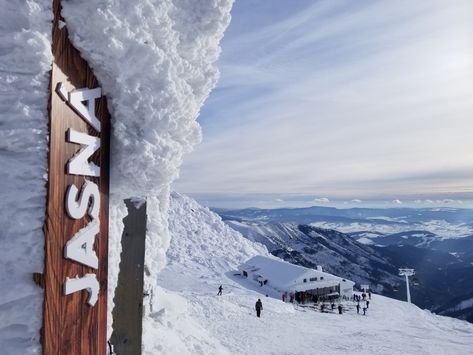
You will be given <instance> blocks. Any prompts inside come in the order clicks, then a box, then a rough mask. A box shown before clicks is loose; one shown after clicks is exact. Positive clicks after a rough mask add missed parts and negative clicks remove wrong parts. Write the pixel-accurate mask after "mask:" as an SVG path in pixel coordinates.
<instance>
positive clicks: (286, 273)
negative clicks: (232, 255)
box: [241, 255, 310, 284]
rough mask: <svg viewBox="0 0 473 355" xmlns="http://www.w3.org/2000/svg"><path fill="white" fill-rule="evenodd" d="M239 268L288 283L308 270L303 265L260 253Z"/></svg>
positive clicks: (308, 270)
mask: <svg viewBox="0 0 473 355" xmlns="http://www.w3.org/2000/svg"><path fill="white" fill-rule="evenodd" d="M241 269H242V270H247V271H251V272H257V273H258V274H260V275H261V276H264V277H266V278H267V279H269V280H278V281H279V283H282V284H285V283H289V282H291V281H293V280H295V279H297V278H300V277H302V276H304V275H305V274H307V273H308V272H310V269H307V268H305V267H302V266H299V265H294V264H290V263H288V262H285V261H283V260H278V259H273V258H269V257H266V256H262V255H257V256H254V257H252V258H251V259H250V260H248V261H247V262H246V263H244V264H243V265H242V266H241Z"/></svg>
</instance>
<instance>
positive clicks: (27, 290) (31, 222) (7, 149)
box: [0, 0, 52, 354]
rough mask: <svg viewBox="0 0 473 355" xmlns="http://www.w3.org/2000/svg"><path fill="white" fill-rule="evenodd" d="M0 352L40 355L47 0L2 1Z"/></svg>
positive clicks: (48, 29)
mask: <svg viewBox="0 0 473 355" xmlns="http://www.w3.org/2000/svg"><path fill="white" fill-rule="evenodd" d="M0 9H1V10H0V152H1V153H0V167H1V168H0V181H1V196H2V198H1V199H0V226H1V231H0V245H1V248H0V270H1V271H0V290H1V292H0V315H1V317H0V320H1V324H0V349H1V350H0V352H1V353H2V354H31V353H39V352H40V346H39V329H40V327H41V320H42V311H43V291H42V290H41V288H39V287H38V286H36V285H35V284H34V283H33V282H32V274H33V272H41V271H42V270H43V263H44V235H43V231H42V227H43V222H44V216H45V209H46V179H47V159H48V158H47V156H48V141H47V133H48V84H49V70H50V67H51V62H52V55H51V44H50V41H51V19H52V12H51V1H46V0H44V1H21V2H18V1H8V0H0Z"/></svg>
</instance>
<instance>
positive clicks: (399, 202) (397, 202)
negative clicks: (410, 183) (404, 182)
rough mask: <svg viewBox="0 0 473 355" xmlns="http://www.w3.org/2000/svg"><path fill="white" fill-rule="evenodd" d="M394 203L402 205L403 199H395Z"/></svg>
mask: <svg viewBox="0 0 473 355" xmlns="http://www.w3.org/2000/svg"><path fill="white" fill-rule="evenodd" d="M392 203H394V204H395V205H402V201H401V200H398V199H395V200H393V201H392Z"/></svg>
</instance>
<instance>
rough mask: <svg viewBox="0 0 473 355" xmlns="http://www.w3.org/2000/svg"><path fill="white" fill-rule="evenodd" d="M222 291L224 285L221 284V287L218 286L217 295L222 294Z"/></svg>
mask: <svg viewBox="0 0 473 355" xmlns="http://www.w3.org/2000/svg"><path fill="white" fill-rule="evenodd" d="M222 291H223V287H222V285H220V287H219V288H218V293H217V296H221V295H222Z"/></svg>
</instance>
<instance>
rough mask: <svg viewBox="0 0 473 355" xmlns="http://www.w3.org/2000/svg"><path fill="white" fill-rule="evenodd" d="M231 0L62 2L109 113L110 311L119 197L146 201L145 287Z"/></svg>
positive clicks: (151, 280) (214, 75)
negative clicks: (101, 90) (98, 83)
mask: <svg viewBox="0 0 473 355" xmlns="http://www.w3.org/2000/svg"><path fill="white" fill-rule="evenodd" d="M232 2H233V0H199V1H194V0H135V1H129V0H119V1H116V0H113V1H112V0H69V1H63V10H62V15H63V17H64V18H65V21H66V26H67V28H68V30H69V35H70V38H71V40H72V42H73V44H74V46H75V47H76V48H77V49H79V50H80V52H81V55H82V56H83V57H84V58H85V59H86V60H87V61H88V63H89V64H90V66H91V67H92V69H93V70H94V73H95V75H96V76H97V78H98V80H99V82H100V85H101V86H102V89H103V93H104V94H105V95H106V96H107V98H108V104H109V109H110V111H111V114H112V140H111V186H110V191H111V194H112V195H113V196H112V198H111V200H110V201H111V204H110V211H111V217H112V219H111V221H110V226H111V228H110V232H111V233H110V248H109V250H110V256H111V257H110V258H109V283H108V284H109V291H110V292H109V305H110V306H109V309H111V308H112V306H113V291H114V289H115V286H116V280H117V271H118V263H119V258H118V256H119V255H120V238H121V231H122V223H121V218H122V217H123V216H124V214H126V209H125V208H124V205H123V203H122V200H123V198H129V197H142V198H146V199H147V202H148V204H147V212H148V224H147V238H146V256H145V263H146V270H147V271H148V272H147V273H146V275H145V288H146V290H147V292H152V290H153V288H154V287H155V284H156V275H157V272H158V271H159V269H160V268H162V267H163V266H164V264H165V252H166V249H167V247H168V244H169V233H168V230H167V210H168V204H169V186H170V184H171V182H172V181H173V180H174V179H175V178H176V177H177V176H178V169H179V167H180V165H181V163H182V158H183V155H184V154H185V153H187V152H189V151H191V150H192V148H193V147H194V145H195V144H197V143H198V142H199V141H200V139H201V130H200V126H199V125H198V123H197V122H196V118H197V116H198V114H199V111H200V108H201V106H202V105H203V103H204V101H205V99H206V98H207V96H208V95H209V93H210V91H211V89H212V88H213V87H214V86H215V84H216V81H217V79H218V71H217V68H216V66H215V61H216V60H217V58H218V55H219V53H220V47H219V41H220V39H221V38H222V36H223V32H224V30H225V28H226V27H227V25H228V23H229V21H230V9H231V5H232ZM114 217H116V218H114ZM145 309H149V307H148V308H146V307H145ZM109 320H111V316H110V317H109ZM110 330H111V328H110V327H109V335H110Z"/></svg>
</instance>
